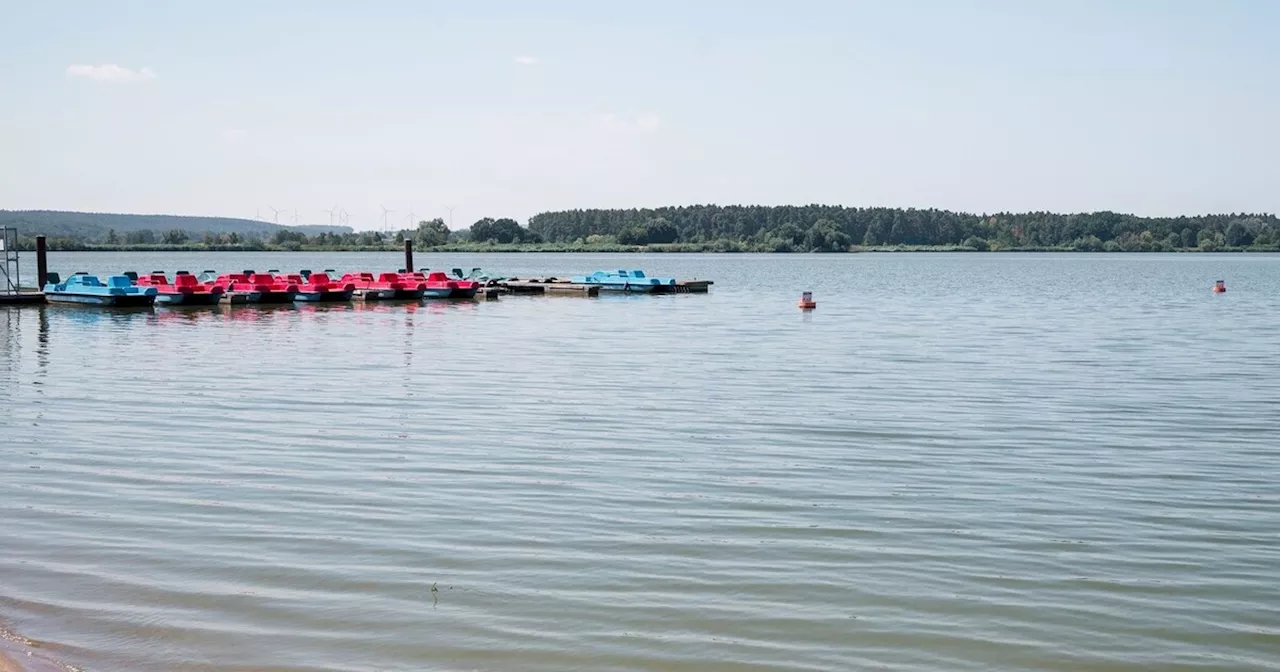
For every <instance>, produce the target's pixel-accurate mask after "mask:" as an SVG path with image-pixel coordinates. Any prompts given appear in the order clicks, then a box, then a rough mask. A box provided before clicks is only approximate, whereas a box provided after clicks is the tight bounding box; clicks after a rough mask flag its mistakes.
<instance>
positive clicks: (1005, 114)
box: [0, 0, 1280, 228]
mask: <svg viewBox="0 0 1280 672" xmlns="http://www.w3.org/2000/svg"><path fill="white" fill-rule="evenodd" d="M0 16H2V17H3V21H0V91H3V92H4V93H3V96H2V97H0V100H2V101H3V104H0V208H5V209H27V208H49V209H68V210H87V211H113V212H146V213H175V214H210V215H228V216H248V217H252V216H253V215H254V213H255V211H258V210H260V211H261V212H262V214H263V216H264V218H265V219H268V220H269V219H270V218H271V213H270V211H269V210H268V209H267V207H268V205H274V206H275V207H277V208H281V209H289V210H292V209H293V208H297V209H298V210H299V214H300V220H301V221H302V223H326V222H327V221H328V215H327V214H326V213H324V212H323V209H324V208H328V207H331V206H332V205H334V204H339V205H341V206H343V207H345V208H346V209H347V210H348V211H349V212H350V213H351V223H352V225H354V226H356V227H357V228H373V227H375V226H380V223H379V221H378V220H379V218H380V211H379V205H380V204H385V205H386V206H387V207H388V208H392V209H394V210H396V211H397V212H396V213H395V214H394V215H392V218H393V219H399V220H400V221H399V222H398V224H400V225H403V224H404V218H405V215H406V213H407V212H408V211H409V209H410V208H412V209H413V211H414V212H415V213H416V214H417V215H418V216H419V217H418V218H419V219H422V218H425V217H429V216H437V215H438V216H446V210H445V206H446V205H452V206H455V207H456V210H455V211H454V224H455V227H461V226H465V225H467V224H469V223H470V222H471V221H473V220H474V219H476V218H478V217H482V216H495V217H499V216H511V217H515V218H517V219H520V220H522V221H523V220H524V219H526V218H527V217H529V216H530V215H533V214H535V213H537V212H540V211H543V210H554V209H562V208H576V207H644V206H659V205H676V204H690V203H713V202H714V203H763V204H781V203H797V204H799V203H810V202H823V203H839V204H844V205H859V206H871V205H884V206H903V207H908V206H915V207H941V208H950V209H958V210H968V211H978V212H981V211H997V210H1019V211H1021V210H1054V211H1086V210H1100V209H1111V210H1119V211H1126V212H1137V213H1139V214H1152V215H1156V214H1169V215H1172V214H1193V213H1203V212H1209V211H1213V212H1219V211H1267V212H1275V211H1277V210H1280V188H1278V187H1280V157H1278V155H1280V132H1277V130H1276V129H1277V127H1278V126H1280V55H1278V54H1280V47H1278V46H1277V37H1276V36H1277V35H1278V34H1280V2H1271V1H1268V0H1257V1H1255V2H1245V1H1231V0H1219V1H1216V2H1215V1H1209V0H1206V1H1204V2H1189V1H1185V2H1178V1H1169V2H1157V1H1154V0H1152V1H1140V0H1132V1H1127V2H1126V1H1120V0H1116V1H1114V2H1101V1H1074V2H1047V1H1046V2H1014V1H1009V2H994V1H992V2H967V3H965V2H959V1H954V2H947V1H941V0H939V1H935V2H925V1H918V2H888V1H887V0H886V1H885V2H874V3H873V2H805V1H791V2H773V3H764V2H719V1H710V0H709V1H705V2H665V1H662V0H649V1H647V2H632V3H613V2H544V3H517V2H472V3H464V2H425V1H424V2H390V1H388V2H380V1H377V0H370V1H366V2H302V1H293V2H288V1H284V0H281V1H275V2H272V1H262V2H242V1H239V0H227V1H220V2H204V3H197V2H172V3H161V2H155V1H135V2H111V1H108V0H102V1H100V2H87V1H86V2H59V1H57V0H49V1H47V2H36V1H35V0H26V1H23V2H17V1H15V0H0ZM103 66H117V67H115V68H110V67H103ZM144 68H145V69H146V70H144ZM289 218H291V217H288V216H286V215H283V214H282V215H281V223H285V222H286V220H287V219H289Z"/></svg>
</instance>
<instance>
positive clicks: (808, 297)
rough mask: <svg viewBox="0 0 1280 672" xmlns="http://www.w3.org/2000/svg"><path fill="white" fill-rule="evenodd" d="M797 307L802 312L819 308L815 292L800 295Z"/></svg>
mask: <svg viewBox="0 0 1280 672" xmlns="http://www.w3.org/2000/svg"><path fill="white" fill-rule="evenodd" d="M796 305H797V306H799V307H800V310H813V309H814V308H817V307H818V302H817V301H814V300H813V292H805V293H804V294H801V295H800V301H799V302H798V303H797V304H796Z"/></svg>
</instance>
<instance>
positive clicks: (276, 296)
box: [258, 291, 296, 303]
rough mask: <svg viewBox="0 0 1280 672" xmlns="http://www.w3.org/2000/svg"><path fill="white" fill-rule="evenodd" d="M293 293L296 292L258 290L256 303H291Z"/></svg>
mask: <svg viewBox="0 0 1280 672" xmlns="http://www.w3.org/2000/svg"><path fill="white" fill-rule="evenodd" d="M295 294H296V292H276V291H266V292H259V293H258V303H293V297H294V295H295Z"/></svg>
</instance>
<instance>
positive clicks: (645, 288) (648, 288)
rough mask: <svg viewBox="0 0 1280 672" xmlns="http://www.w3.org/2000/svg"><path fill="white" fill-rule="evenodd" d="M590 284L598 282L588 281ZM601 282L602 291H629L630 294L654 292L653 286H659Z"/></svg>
mask: <svg viewBox="0 0 1280 672" xmlns="http://www.w3.org/2000/svg"><path fill="white" fill-rule="evenodd" d="M588 284H596V283H588ZM599 284H600V291H602V292H627V293H630V294H652V293H653V288H654V287H657V285H633V284H630V283H628V284H625V285H614V284H605V283H599Z"/></svg>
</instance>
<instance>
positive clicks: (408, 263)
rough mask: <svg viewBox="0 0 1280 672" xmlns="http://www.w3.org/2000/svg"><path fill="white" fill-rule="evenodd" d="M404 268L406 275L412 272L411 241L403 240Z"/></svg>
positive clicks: (409, 239)
mask: <svg viewBox="0 0 1280 672" xmlns="http://www.w3.org/2000/svg"><path fill="white" fill-rule="evenodd" d="M404 268H405V271H406V272H408V273H412V272H413V239H412V238H405V239H404Z"/></svg>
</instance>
